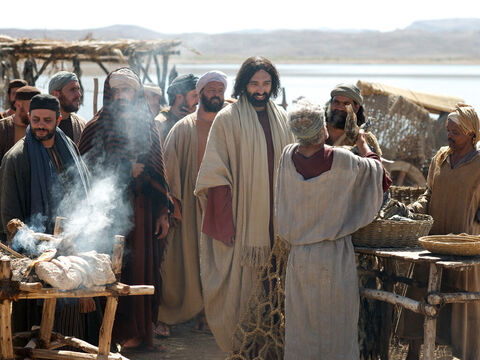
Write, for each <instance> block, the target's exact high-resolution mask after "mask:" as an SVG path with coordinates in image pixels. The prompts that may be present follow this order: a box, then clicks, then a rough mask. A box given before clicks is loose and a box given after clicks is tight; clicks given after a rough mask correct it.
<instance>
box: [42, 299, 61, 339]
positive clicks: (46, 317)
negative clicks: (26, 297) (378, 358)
mask: <svg viewBox="0 0 480 360" xmlns="http://www.w3.org/2000/svg"><path fill="white" fill-rule="evenodd" d="M56 304H57V299H56V298H53V299H45V300H44V302H43V311H42V322H41V324H40V333H39V337H40V344H41V347H42V348H48V346H49V345H50V339H51V337H52V330H53V323H54V321H55V305H56Z"/></svg>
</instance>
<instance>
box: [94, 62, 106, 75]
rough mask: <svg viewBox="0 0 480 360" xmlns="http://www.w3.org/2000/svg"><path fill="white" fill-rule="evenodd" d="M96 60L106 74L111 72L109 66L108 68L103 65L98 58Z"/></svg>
mask: <svg viewBox="0 0 480 360" xmlns="http://www.w3.org/2000/svg"><path fill="white" fill-rule="evenodd" d="M95 62H96V63H97V64H98V66H100V68H101V69H102V70H103V72H104V73H105V74H107V75H108V74H109V72H108V70H107V68H106V67H105V66H103V64H102V62H101V61H98V60H97V61H95Z"/></svg>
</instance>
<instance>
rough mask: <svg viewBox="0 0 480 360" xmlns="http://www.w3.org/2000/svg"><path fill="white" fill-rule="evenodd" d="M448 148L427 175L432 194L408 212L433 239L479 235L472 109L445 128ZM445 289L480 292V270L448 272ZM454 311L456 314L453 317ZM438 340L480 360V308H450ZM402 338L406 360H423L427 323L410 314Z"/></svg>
mask: <svg viewBox="0 0 480 360" xmlns="http://www.w3.org/2000/svg"><path fill="white" fill-rule="evenodd" d="M445 125H446V128H447V135H448V146H444V147H442V148H440V150H438V152H437V154H436V155H435V156H434V157H433V159H432V162H431V164H430V168H429V170H428V176H427V190H426V191H425V193H424V194H423V195H422V196H421V197H420V198H419V199H418V201H417V202H415V203H413V204H411V205H410V206H409V209H410V210H412V211H413V212H416V213H426V214H429V215H431V216H432V217H433V220H434V222H433V226H432V229H431V230H430V234H431V235H441V234H450V233H453V234H460V233H467V234H471V235H480V152H479V151H478V150H477V148H476V145H477V143H478V141H479V140H480V121H479V119H478V115H477V113H476V111H475V109H474V108H473V107H472V106H468V105H464V104H459V105H457V107H456V109H455V111H453V112H452V113H450V114H449V115H448V118H447V122H446V124H445ZM427 274H428V269H427V268H426V267H423V268H422V267H419V266H416V269H415V274H414V276H415V278H416V279H421V278H424V279H426V278H427ZM443 274H444V276H443V281H442V286H446V287H447V288H450V289H451V288H454V289H458V291H469V292H479V291H480V266H475V267H472V268H470V270H468V271H455V270H448V269H444V270H443ZM425 295H426V293H425V289H419V288H415V287H411V288H410V289H409V291H408V293H407V296H409V297H412V298H415V299H423V298H424V297H425ZM450 311H451V312H450ZM450 314H451V315H450ZM437 324H443V326H439V327H438V331H437V338H438V339H439V342H440V343H447V344H451V346H452V350H453V351H452V352H453V355H455V356H456V357H458V358H460V359H463V360H473V359H480V341H479V340H478V334H479V333H480V304H479V303H478V302H471V303H455V304H447V305H446V306H445V309H444V310H443V311H442V312H440V318H439V322H438V323H437ZM402 330H403V331H402V334H401V337H402V338H405V339H408V340H410V346H409V353H408V355H407V359H409V360H410V359H418V358H419V353H420V345H421V343H422V338H423V317H421V316H419V315H417V314H415V313H412V312H408V311H405V312H404V316H403V329H402Z"/></svg>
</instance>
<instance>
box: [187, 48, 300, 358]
mask: <svg viewBox="0 0 480 360" xmlns="http://www.w3.org/2000/svg"><path fill="white" fill-rule="evenodd" d="M279 89H280V78H279V75H278V71H277V69H276V68H275V66H274V65H273V64H272V62H271V61H270V60H268V59H266V58H263V57H250V58H248V59H247V60H245V61H244V63H243V64H242V66H241V68H240V70H239V71H238V73H237V77H236V80H235V86H234V92H233V96H234V97H235V98H239V100H238V101H237V102H235V103H234V104H231V105H229V106H227V107H225V108H224V109H222V110H220V112H219V113H218V114H217V116H216V117H215V120H214V121H213V124H212V126H211V128H210V133H209V135H208V140H207V145H206V148H205V154H204V156H203V159H202V163H201V165H200V170H199V172H198V177H197V183H196V186H195V194H196V196H197V198H198V199H199V201H200V206H201V209H202V235H201V240H200V274H201V281H202V289H203V299H204V304H205V315H206V317H207V322H208V325H209V327H210V329H211V330H212V332H213V334H214V336H215V340H216V341H217V343H218V345H219V346H220V347H221V348H222V350H224V351H231V350H232V349H233V348H234V346H236V345H238V344H235V345H234V344H233V342H232V337H233V336H232V335H233V332H234V329H235V327H236V325H237V324H238V323H239V321H240V318H241V316H242V314H243V313H244V312H245V311H246V310H247V301H248V299H249V297H250V295H251V294H252V292H253V291H254V285H255V282H256V277H257V271H258V269H259V268H260V267H261V266H262V265H264V264H265V263H266V262H267V260H268V256H269V254H270V251H271V248H272V245H273V235H274V233H275V227H276V223H275V218H274V216H273V198H274V189H275V175H276V171H277V164H278V160H279V159H280V155H281V152H282V150H283V148H284V147H285V146H286V145H287V144H289V143H291V142H292V141H293V136H292V133H291V132H290V130H289V129H288V127H287V122H286V120H287V116H286V113H285V111H284V110H283V108H280V107H279V106H277V105H276V104H275V103H274V102H273V100H271V99H270V97H275V96H276V95H277V94H278V90H279Z"/></svg>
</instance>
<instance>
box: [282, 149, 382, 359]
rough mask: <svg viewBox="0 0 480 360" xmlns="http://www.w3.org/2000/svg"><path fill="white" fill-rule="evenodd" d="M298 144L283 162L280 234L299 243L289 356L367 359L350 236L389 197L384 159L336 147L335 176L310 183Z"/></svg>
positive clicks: (290, 275) (289, 289) (290, 296)
mask: <svg viewBox="0 0 480 360" xmlns="http://www.w3.org/2000/svg"><path fill="white" fill-rule="evenodd" d="M296 146H297V145H296V144H292V145H289V146H287V147H286V148H285V150H284V152H283V155H282V158H281V160H280V164H279V169H278V178H277V192H276V196H277V197H276V207H275V209H276V216H277V222H278V234H279V236H280V237H281V238H283V239H285V240H286V241H287V242H288V243H290V244H291V245H292V247H291V250H290V255H289V258H288V264H287V274H286V283H285V295H286V299H285V316H286V319H285V326H286V329H285V359H326V360H332V359H344V360H352V359H358V358H359V348H358V334H357V331H358V330H357V322H358V312H359V293H358V282H357V271H356V265H355V256H354V251H353V246H352V243H351V237H350V234H351V233H353V232H355V231H356V230H357V229H359V228H361V227H363V226H365V225H367V224H368V223H370V222H371V221H372V220H373V219H374V217H375V215H376V214H377V213H378V211H379V210H380V206H381V204H382V199H383V190H382V178H383V168H382V165H381V163H380V162H378V161H375V160H373V159H367V158H362V157H359V156H356V155H353V154H352V153H351V152H349V151H347V150H344V149H341V148H334V150H333V151H334V155H333V163H332V167H331V169H330V170H329V171H327V172H324V173H323V174H321V175H319V176H317V177H314V178H311V179H308V180H305V179H304V178H303V176H302V175H301V174H299V173H298V172H297V170H296V169H295V165H294V164H293V160H292V154H293V151H294V150H295V147H296Z"/></svg>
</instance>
